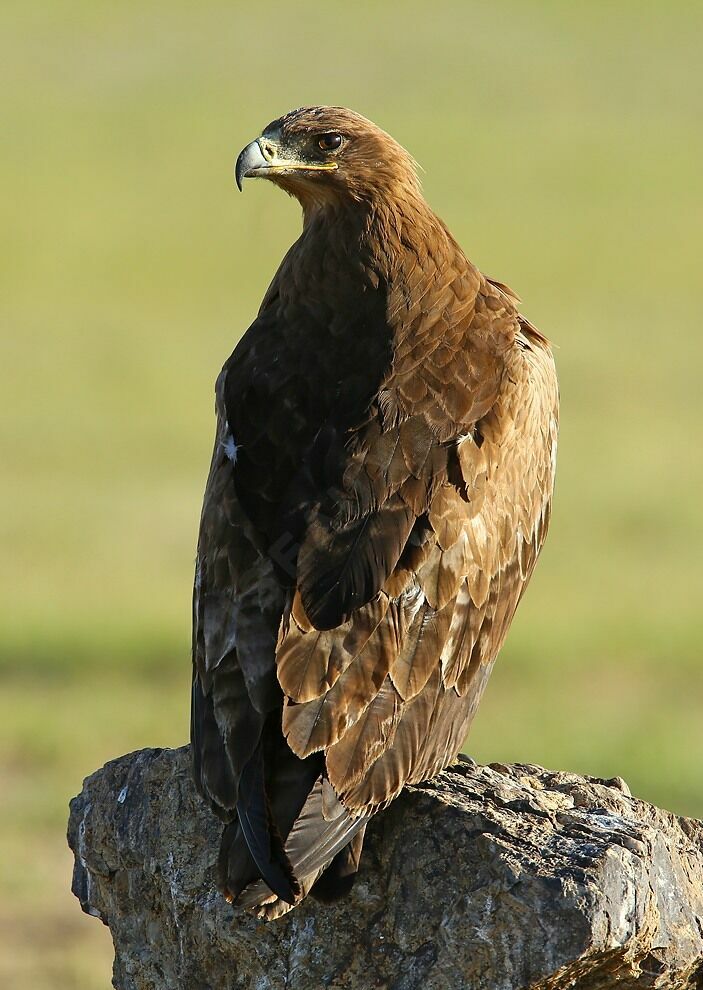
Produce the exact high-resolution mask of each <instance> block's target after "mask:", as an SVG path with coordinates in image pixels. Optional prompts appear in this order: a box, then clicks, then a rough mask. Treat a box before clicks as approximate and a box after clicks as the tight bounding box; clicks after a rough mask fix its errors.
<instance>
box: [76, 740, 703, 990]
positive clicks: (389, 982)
mask: <svg viewBox="0 0 703 990" xmlns="http://www.w3.org/2000/svg"><path fill="white" fill-rule="evenodd" d="M219 832H220V825H219V823H218V822H217V821H216V819H215V818H214V817H213V816H212V815H211V814H210V812H209V811H208V810H207V809H206V808H205V807H204V806H203V805H202V804H201V802H200V800H199V798H198V796H197V794H196V793H195V790H194V788H193V784H192V782H191V778H190V765H189V754H188V750H187V748H183V749H178V750H154V749H150V750H142V751H141V752H138V753H132V754H130V755H128V756H124V757H122V758H121V759H119V760H115V761H114V762H112V763H108V764H107V766H105V767H103V769H102V770H99V771H98V772H97V773H94V774H93V775H92V776H91V777H88V779H87V780H86V781H85V784H84V786H83V791H82V793H81V794H80V795H79V796H78V797H76V798H74V800H73V801H72V802H71V818H70V823H69V832H68V839H69V843H70V845H71V848H72V849H73V851H74V853H75V857H76V864H75V870H74V876H73V892H74V893H75V894H76V896H77V897H78V898H79V900H80V902H81V907H82V908H83V910H84V911H87V912H88V913H89V914H92V915H95V916H96V917H98V918H100V919H101V920H102V921H103V922H104V923H105V924H106V925H109V927H110V930H111V932H112V938H113V940H114V943H115V965H114V976H113V982H114V986H115V987H117V988H118V990H181V988H186V990H235V988H237V990H239V988H242V990H278V988H281V990H283V988H288V990H320V988H323V987H331V988H334V990H370V988H373V987H381V988H389V990H414V988H418V990H420V988H422V990H459V988H461V990H517V988H540V990H561V988H567V987H576V988H580V990H587V988H588V990H599V988H603V990H606V988H611V987H622V988H631V987H632V988H634V987H637V988H641V987H651V988H675V990H685V988H694V987H703V824H701V823H699V822H695V821H691V820H687V819H683V818H677V817H676V816H675V815H672V814H669V813H668V812H666V811H661V810H660V809H658V808H655V807H652V805H649V804H646V803H645V802H644V801H638V800H636V799H635V798H632V797H631V796H630V794H629V791H628V789H627V786H626V785H625V783H624V782H623V781H622V780H620V779H619V778H617V777H616V778H613V779H612V780H607V781H605V780H598V779H594V778H592V777H580V776H577V775H576V774H571V773H556V772H553V771H550V770H543V769H542V768H541V767H536V766H527V765H516V766H502V765H498V764H493V765H492V766H489V767H483V766H477V765H475V764H474V763H472V762H470V761H467V760H463V761H462V762H460V763H458V764H457V765H456V766H454V767H452V768H451V769H450V770H447V771H446V772H445V773H443V774H441V775H440V776H439V777H437V778H435V779H434V780H433V781H431V782H430V783H427V784H424V785H423V786H422V787H413V788H409V789H408V790H407V791H406V792H405V793H404V794H403V795H402V796H401V797H400V798H399V799H398V800H397V801H396V802H395V803H394V804H393V805H392V807H391V808H390V809H389V810H388V811H386V812H385V813H383V814H381V815H379V816H378V817H377V818H376V819H374V821H373V822H372V824H371V826H370V827H369V830H368V832H367V839H366V843H365V847H364V855H363V859H362V868H361V872H360V875H359V879H358V881H357V884H356V886H355V887H354V890H353V892H352V893H351V895H350V896H349V897H348V898H347V899H346V900H343V901H341V902H339V903H337V904H336V905H334V906H332V907H326V906H323V905H321V904H318V903H316V902H315V901H313V900H311V899H308V900H306V901H305V902H304V903H303V904H302V905H301V906H300V907H299V908H297V909H296V910H294V911H292V912H291V913H290V914H288V915H286V916H285V917H284V918H282V919H280V920H279V921H276V922H273V923H270V924H265V923H262V922H258V921H256V920H255V919H254V918H252V917H250V916H249V915H247V914H244V913H243V912H241V911H239V910H237V909H236V908H232V907H230V905H228V904H227V903H226V902H225V901H224V899H223V898H222V897H221V896H220V895H219V894H218V892H217V890H216V889H215V887H214V884H213V860H214V858H215V855H216V850H217V846H218V840H219Z"/></svg>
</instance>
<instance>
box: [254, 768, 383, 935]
mask: <svg viewBox="0 0 703 990" xmlns="http://www.w3.org/2000/svg"><path fill="white" fill-rule="evenodd" d="M330 792H331V788H330V785H329V784H328V783H327V781H326V780H323V778H322V777H319V778H318V779H317V781H316V782H315V785H314V787H313V788H312V790H311V791H310V794H309V795H308V798H307V800H306V802H305V804H304V805H303V808H302V810H301V812H300V815H299V816H298V818H297V820H296V821H295V823H294V825H293V828H292V829H291V831H290V834H289V836H288V838H287V840H286V842H285V849H284V851H285V855H286V858H287V860H288V862H289V864H290V866H291V867H292V870H293V872H294V874H295V876H296V877H297V878H298V884H299V897H298V900H302V898H303V897H305V896H306V895H307V894H308V893H309V892H310V890H311V888H312V887H313V886H314V884H315V883H316V882H318V881H319V878H320V876H321V875H322V873H323V871H324V870H325V869H326V868H327V867H329V866H330V864H331V863H332V862H333V860H335V857H336V856H337V854H338V853H339V852H340V850H342V849H344V847H345V846H347V845H348V844H349V842H350V840H352V839H353V838H354V837H355V836H356V835H357V834H358V833H360V832H361V833H362V839H361V841H363V829H364V828H365V826H366V823H367V821H368V816H367V817H362V818H352V817H351V815H350V814H349V813H348V812H347V811H346V809H345V808H344V807H343V806H342V804H341V803H340V802H339V801H338V800H337V799H336V797H334V796H333V797H332V798H330ZM358 852H359V854H360V852H361V843H360V844H359V849H358ZM340 867H341V863H340ZM352 872H354V871H352ZM261 875H262V876H263V873H262V874H261ZM264 880H266V878H265V877H264ZM349 886H350V887H351V884H349ZM272 891H273V892H274V894H278V892H277V891H275V890H274V888H273V887H272V886H271V884H270V883H268V880H266V882H264V881H262V880H258V881H256V882H254V883H251V884H250V885H249V886H247V887H246V889H244V890H243V893H242V894H241V896H240V897H239V899H238V901H237V903H238V904H239V905H241V906H242V907H245V908H250V909H254V910H255V911H256V913H257V914H259V916H260V917H266V918H268V919H272V918H275V917H278V916H280V915H281V914H283V913H285V911H286V910H289V907H288V906H286V905H290V904H291V902H290V901H288V900H287V899H286V898H285V897H281V896H280V894H278V897H272V894H271V892H272ZM280 901H284V902H286V904H285V905H284V904H281V903H280Z"/></svg>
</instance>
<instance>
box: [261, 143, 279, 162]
mask: <svg viewBox="0 0 703 990" xmlns="http://www.w3.org/2000/svg"><path fill="white" fill-rule="evenodd" d="M259 147H260V148H261V154H262V155H263V156H264V158H265V159H266V161H267V162H270V161H271V160H272V159H273V158H275V156H276V149H275V148H274V146H273V145H272V144H270V143H269V142H268V141H259Z"/></svg>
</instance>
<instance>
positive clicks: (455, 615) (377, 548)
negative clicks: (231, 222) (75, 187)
mask: <svg viewBox="0 0 703 990" xmlns="http://www.w3.org/2000/svg"><path fill="white" fill-rule="evenodd" d="M330 136H331V137H330ZM337 136H339V138H340V140H339V143H337ZM327 145H329V146H330V147H329V148H328V147H327ZM332 146H334V147H332ZM247 176H263V177H265V178H269V179H270V180H272V181H274V182H275V183H276V184H278V185H280V186H281V187H282V188H284V189H285V190H286V191H287V192H289V193H291V194H292V195H294V196H296V197H297V198H298V199H299V201H300V202H301V204H302V207H303V214H304V224H303V232H302V235H301V237H300V238H299V240H298V241H297V242H296V243H295V244H294V245H293V247H292V248H291V249H290V251H289V252H288V254H287V255H286V257H285V259H284V260H283V263H282V264H281V267H280V268H279V270H278V272H277V274H276V276H275V278H274V280H273V282H272V284H271V287H270V288H269V290H268V292H267V294H266V296H265V298H264V301H263V303H262V305H261V309H260V311H259V314H258V316H257V318H256V320H255V321H254V323H253V324H252V326H251V327H250V328H249V330H248V331H247V332H246V333H245V334H244V336H243V337H242V339H241V340H240V342H239V344H238V345H237V347H236V348H235V351H234V353H233V354H232V356H231V357H230V358H229V360H228V361H227V363H226V364H225V366H224V368H223V371H222V374H221V375H220V377H219V379H218V383H217V389H216V406H217V417H218V427H217V436H216V442H215V450H214V454H213V460H212V466H211V469H210V476H209V479H208V483H207V488H206V492H205V500H204V505H203V513H202V519H201V528H200V538H199V543H198V562H197V570H196V582H195V592H194V608H193V612H194V615H193V619H194V622H193V704H192V742H193V760H194V772H195V778H196V782H197V784H198V787H199V789H200V791H201V793H202V794H203V796H204V797H205V798H206V800H207V801H208V802H209V804H210V805H211V807H212V808H213V810H214V811H215V813H216V814H218V815H219V816H220V817H221V818H222V820H223V821H224V822H225V823H226V827H225V832H224V836H223V845H222V849H221V854H220V867H219V875H220V884H221V887H222V889H223V891H224V892H225V894H226V895H228V896H230V897H238V898H239V899H240V903H242V904H243V905H244V906H246V907H248V908H250V909H252V910H254V911H256V912H257V913H258V914H260V915H261V916H263V917H268V918H272V917H276V916H277V915H278V914H280V913H282V912H283V911H285V910H288V909H289V907H290V904H291V902H293V903H297V901H299V900H300V898H302V897H304V896H305V895H306V894H307V893H308V892H310V891H312V893H313V895H315V894H316V893H317V894H319V896H320V898H321V899H325V900H328V899H330V897H334V896H335V894H341V893H344V892H345V891H346V890H348V889H349V886H350V883H351V879H352V878H353V873H354V871H355V869H356V868H357V866H358V861H359V855H360V851H361V843H362V841H363V832H364V828H365V824H366V822H367V821H368V818H369V817H370V816H371V815H373V814H374V813H375V812H377V811H378V810H380V809H381V808H383V807H385V806H386V805H387V804H388V803H389V802H390V801H391V800H393V798H394V797H396V796H397V794H398V793H399V792H400V790H401V789H402V787H403V786H404V785H405V784H406V783H413V782H418V781H420V780H422V779H424V778H426V777H429V776H431V775H432V774H434V773H437V772H438V771H439V770H441V769H442V768H443V767H444V766H446V765H447V764H448V763H450V762H451V761H452V760H453V759H454V758H455V757H456V755H457V753H458V751H459V749H460V748H461V745H462V743H463V741H464V738H465V736H466V733H467V731H468V728H469V725H470V723H471V720H472V718H473V715H474V713H475V711H476V707H477V705H478V703H479V700H480V697H481V694H482V692H483V689H484V687H485V684H486V680H487V678H488V675H489V673H490V670H491V667H492V665H493V662H494V661H495V658H496V654H497V652H498V650H499V648H500V646H501V644H502V642H503V639H504V638H505V635H506V633H507V630H508V627H509V625H510V622H511V619H512V617H513V614H514V612H515V609H516V607H517V604H518V601H519V599H520V597H521V595H522V593H523V591H524V589H525V586H526V584H527V581H528V580H529V578H530V575H531V573H532V570H533V568H534V565H535V562H536V559H537V556H538V554H539V551H540V548H541V546H542V543H543V541H544V538H545V535H546V531H547V526H548V523H549V513H550V504H551V496H552V488H553V483H554V469H555V455H556V442H557V419H558V396H557V384H556V376H555V371H554V365H553V361H552V356H551V352H550V349H549V346H548V344H547V342H546V340H545V338H544V337H543V336H542V335H541V334H540V333H539V332H538V331H537V330H536V329H535V328H534V327H533V326H532V325H531V324H530V323H529V322H528V321H527V320H525V319H524V318H523V317H522V316H521V315H520V314H519V312H518V310H517V304H518V299H517V297H516V296H515V294H514V293H513V292H512V291H511V290H510V289H508V288H507V287H506V286H504V285H502V284H501V283H498V282H494V281H492V280H490V279H488V278H486V277H485V276H483V275H482V274H481V273H480V272H479V271H478V269H476V268H475V267H474V266H473V265H472V264H471V262H470V261H468V259H467V258H466V256H465V255H464V254H463V252H462V250H461V248H460V247H459V246H458V245H457V243H456V242H455V241H454V239H453V238H452V236H451V234H450V233H449V232H448V230H447V229H446V227H445V226H444V224H443V223H442V222H441V221H440V220H439V219H438V218H437V217H436V216H435V214H434V213H433V212H432V211H431V209H430V208H429V206H428V205H427V203H426V202H425V200H424V199H423V197H422V195H421V192H420V189H419V185H418V182H417V178H416V173H415V168H414V163H413V161H412V159H411V158H410V156H409V155H408V154H407V152H405V151H404V150H403V149H402V148H401V147H400V146H399V145H398V144H397V143H396V142H395V141H393V139H392V138H390V137H389V136H388V135H387V134H385V133H384V132H383V131H381V130H380V129H379V128H377V127H375V125H373V124H371V123H370V122H369V121H367V120H365V119H364V118H363V117H360V116H359V115H357V114H354V113H352V112H351V111H349V110H344V109H341V108H330V107H313V108H305V109H301V110H297V111H293V112H292V113H290V114H288V115H286V116H285V117H283V118H280V119H279V120H276V121H274V122H273V123H272V124H270V125H269V126H268V127H267V128H266V129H265V131H264V133H263V135H262V137H261V138H259V139H258V140H257V142H252V144H251V145H249V146H248V148H247V149H245V151H244V152H242V155H241V156H240V159H239V161H238V165H237V180H238V182H240V183H241V181H242V178H244V177H247Z"/></svg>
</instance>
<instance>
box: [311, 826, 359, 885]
mask: <svg viewBox="0 0 703 990" xmlns="http://www.w3.org/2000/svg"><path fill="white" fill-rule="evenodd" d="M365 834H366V826H365V825H364V826H363V828H360V829H359V831H358V832H357V833H356V835H355V836H354V838H353V839H352V840H351V842H349V843H347V845H346V846H345V847H344V849H340V851H339V852H338V853H337V855H336V856H335V857H334V859H333V860H332V862H331V863H330V865H329V866H328V867H327V869H326V870H325V871H324V872H323V873H322V875H321V877H320V879H319V880H316V881H315V883H314V884H313V886H312V887H311V889H310V893H311V895H312V896H313V897H314V898H315V900H316V901H320V902H321V903H322V904H332V903H333V902H334V901H338V900H339V899H340V897H346V895H347V894H348V893H349V891H350V890H351V889H352V887H353V886H354V881H355V880H356V875H357V873H358V872H359V863H360V861H361V850H362V848H363V845H364V835H365Z"/></svg>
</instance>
